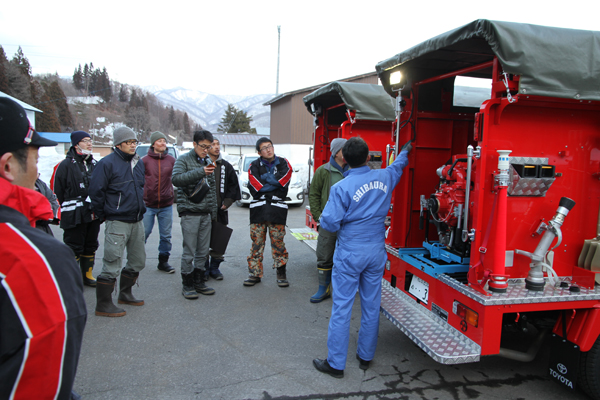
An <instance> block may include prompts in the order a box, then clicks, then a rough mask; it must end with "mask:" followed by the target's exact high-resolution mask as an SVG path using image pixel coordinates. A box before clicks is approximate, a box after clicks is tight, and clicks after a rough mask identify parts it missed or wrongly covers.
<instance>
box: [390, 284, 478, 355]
mask: <svg viewBox="0 0 600 400" xmlns="http://www.w3.org/2000/svg"><path fill="white" fill-rule="evenodd" d="M381 312H382V313H383V315H385V316H386V317H387V318H388V319H389V320H390V321H392V322H393V323H394V325H396V326H397V327H398V328H400V330H401V331H402V332H403V333H404V334H406V336H408V337H409V338H410V339H411V340H412V341H413V342H415V343H416V344H417V345H418V346H419V347H420V348H421V349H423V351H425V353H427V354H428V355H429V356H430V357H431V358H433V359H434V360H436V361H437V362H439V363H441V364H465V363H471V362H476V361H479V357H480V356H481V347H480V346H479V345H478V344H477V343H475V342H473V341H472V340H471V339H469V338H467V337H466V336H464V335H462V334H461V333H459V332H458V331H456V330H455V329H454V328H453V327H451V326H450V325H449V324H447V323H446V322H444V321H442V320H441V319H440V318H438V317H437V316H435V315H433V314H432V313H431V312H430V311H429V310H428V309H426V308H425V307H423V306H421V305H419V304H417V303H416V302H415V300H414V299H413V298H411V297H410V296H408V295H407V294H405V293H404V292H402V291H400V290H398V289H396V288H393V287H392V286H391V285H390V284H389V282H388V281H386V280H383V283H382V287H381Z"/></svg>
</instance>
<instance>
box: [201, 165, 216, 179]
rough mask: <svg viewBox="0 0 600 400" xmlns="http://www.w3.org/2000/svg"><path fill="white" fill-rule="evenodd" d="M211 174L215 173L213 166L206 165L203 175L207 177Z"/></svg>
mask: <svg viewBox="0 0 600 400" xmlns="http://www.w3.org/2000/svg"><path fill="white" fill-rule="evenodd" d="M213 172H215V165H214V164H211V165H207V166H206V167H204V173H205V174H206V175H207V176H208V175H210V174H212V173H213Z"/></svg>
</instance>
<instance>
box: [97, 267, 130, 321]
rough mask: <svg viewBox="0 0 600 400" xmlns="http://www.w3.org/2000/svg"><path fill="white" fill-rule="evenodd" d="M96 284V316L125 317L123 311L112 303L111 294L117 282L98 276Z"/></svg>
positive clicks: (113, 279)
mask: <svg viewBox="0 0 600 400" xmlns="http://www.w3.org/2000/svg"><path fill="white" fill-rule="evenodd" d="M96 282H97V285H96V315H98V316H101V317H122V316H123V315H125V314H126V313H125V310H123V309H122V308H119V307H117V306H115V305H114V304H113V302H112V292H113V290H114V288H115V283H116V282H117V280H116V279H115V278H106V277H104V276H102V275H99V276H98V279H97V280H96Z"/></svg>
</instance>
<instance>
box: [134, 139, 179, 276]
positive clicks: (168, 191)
mask: <svg viewBox="0 0 600 400" xmlns="http://www.w3.org/2000/svg"><path fill="white" fill-rule="evenodd" d="M142 161H143V162H144V167H145V169H146V184H145V186H144V202H145V203H146V213H145V214H144V229H145V237H146V240H148V236H150V234H151V233H152V228H153V227H154V219H155V217H156V220H158V233H159V234H160V242H159V243H158V267H157V268H158V269H159V270H160V271H163V272H166V273H167V274H172V273H174V272H175V268H173V267H172V266H171V265H169V256H170V255H171V228H172V226H173V201H174V200H175V193H174V192H173V183H172V182H171V176H172V175H173V165H175V157H173V156H172V155H170V154H169V149H167V137H166V136H165V135H164V134H163V133H162V132H158V131H157V132H154V133H153V134H152V135H151V136H150V149H149V150H148V154H146V155H145V156H144V157H142Z"/></svg>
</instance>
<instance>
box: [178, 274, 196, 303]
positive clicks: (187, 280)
mask: <svg viewBox="0 0 600 400" xmlns="http://www.w3.org/2000/svg"><path fill="white" fill-rule="evenodd" d="M181 281H182V282H183V289H182V290H181V294H183V297H185V298H186V299H190V300H192V299H197V298H198V293H197V292H196V289H194V277H193V275H192V274H181Z"/></svg>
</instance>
